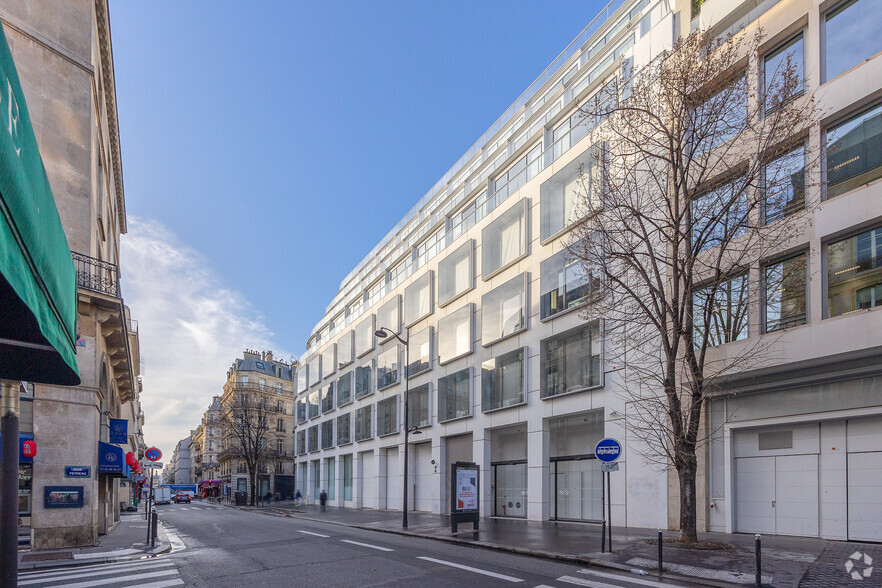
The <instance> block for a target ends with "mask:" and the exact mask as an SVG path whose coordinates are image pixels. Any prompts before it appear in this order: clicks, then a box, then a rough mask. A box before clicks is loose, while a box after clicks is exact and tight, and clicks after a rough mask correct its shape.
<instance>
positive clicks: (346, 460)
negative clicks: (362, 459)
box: [343, 454, 352, 500]
mask: <svg viewBox="0 0 882 588" xmlns="http://www.w3.org/2000/svg"><path fill="white" fill-rule="evenodd" d="M343 500H352V455H351V454H349V455H344V456H343Z"/></svg>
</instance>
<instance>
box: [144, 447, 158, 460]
mask: <svg viewBox="0 0 882 588" xmlns="http://www.w3.org/2000/svg"><path fill="white" fill-rule="evenodd" d="M144 457H146V458H147V459H149V460H150V461H159V460H160V459H162V452H161V451H160V450H159V448H158V447H151V448H150V449H148V450H147V451H145V452H144Z"/></svg>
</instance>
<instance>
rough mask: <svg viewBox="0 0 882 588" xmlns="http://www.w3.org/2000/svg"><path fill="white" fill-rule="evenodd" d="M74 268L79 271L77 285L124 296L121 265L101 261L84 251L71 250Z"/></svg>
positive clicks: (103, 292)
mask: <svg viewBox="0 0 882 588" xmlns="http://www.w3.org/2000/svg"><path fill="white" fill-rule="evenodd" d="M71 257H72V258H73V262H74V268H75V269H76V272H77V287H78V288H83V289H85V290H92V291H93V292H100V293H102V294H107V295H109V296H113V297H114V298H122V290H121V289H120V286H119V266H117V265H116V264H115V263H110V262H107V261H101V260H100V259H95V258H94V257H89V256H88V255H83V254H82V253H76V252H74V251H71Z"/></svg>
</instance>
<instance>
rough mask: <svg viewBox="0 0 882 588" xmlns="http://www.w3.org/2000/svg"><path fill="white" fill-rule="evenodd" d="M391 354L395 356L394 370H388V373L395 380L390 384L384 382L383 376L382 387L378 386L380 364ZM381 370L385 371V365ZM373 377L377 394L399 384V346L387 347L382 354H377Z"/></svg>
mask: <svg viewBox="0 0 882 588" xmlns="http://www.w3.org/2000/svg"><path fill="white" fill-rule="evenodd" d="M390 338H394V337H390ZM393 354H394V355H395V369H394V370H393V369H391V368H389V369H388V371H389V372H393V373H394V378H395V379H394V380H393V381H391V382H386V378H385V376H384V378H383V382H384V383H383V385H382V386H380V362H381V361H384V360H385V358H386V357H388V356H391V355H393ZM383 369H384V370H385V369H387V368H386V367H385V365H384V366H383ZM375 377H376V380H377V392H380V391H382V390H385V389H387V388H389V387H391V386H396V385H398V384H400V383H401V346H400V345H398V344H397V343H396V344H395V345H394V346H392V347H389V348H388V349H385V350H383V351H382V352H380V353H379V354H377V362H376V374H375Z"/></svg>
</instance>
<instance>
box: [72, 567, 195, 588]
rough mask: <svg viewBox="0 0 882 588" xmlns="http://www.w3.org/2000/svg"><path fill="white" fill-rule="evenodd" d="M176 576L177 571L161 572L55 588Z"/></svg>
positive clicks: (88, 586) (76, 587) (80, 587)
mask: <svg viewBox="0 0 882 588" xmlns="http://www.w3.org/2000/svg"><path fill="white" fill-rule="evenodd" d="M171 575H175V576H177V575H178V570H164V571H162V572H150V573H147V574H135V575H129V576H115V577H113V578H104V579H103V580H93V581H91V582H77V583H76V584H64V585H62V586H57V587H56V588H91V587H92V586H104V585H105V584H115V583H117V582H131V581H133V580H142V579H143V580H146V579H148V578H159V577H162V576H171Z"/></svg>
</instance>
